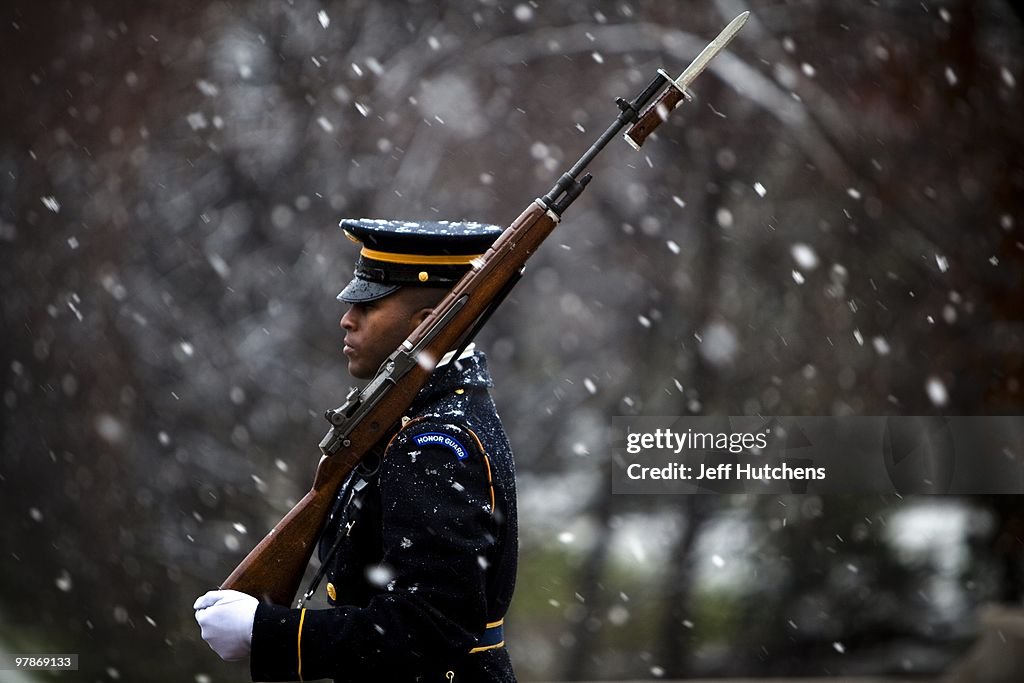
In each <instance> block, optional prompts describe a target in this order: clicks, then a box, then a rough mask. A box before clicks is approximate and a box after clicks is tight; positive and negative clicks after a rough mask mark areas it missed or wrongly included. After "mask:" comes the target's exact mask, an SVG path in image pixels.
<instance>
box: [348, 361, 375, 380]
mask: <svg viewBox="0 0 1024 683" xmlns="http://www.w3.org/2000/svg"><path fill="white" fill-rule="evenodd" d="M348 374H350V375H352V376H353V377H355V378H356V379H370V378H371V377H373V374H374V373H372V372H371V371H370V370H369V369H368V368H366V367H363V365H362V364H361V363H360V362H359V361H358V360H355V359H349V361H348Z"/></svg>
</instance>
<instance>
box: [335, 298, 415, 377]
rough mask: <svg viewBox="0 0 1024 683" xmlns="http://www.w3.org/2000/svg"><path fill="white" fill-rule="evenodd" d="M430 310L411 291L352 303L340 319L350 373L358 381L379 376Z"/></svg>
mask: <svg viewBox="0 0 1024 683" xmlns="http://www.w3.org/2000/svg"><path fill="white" fill-rule="evenodd" d="M430 310H431V309H430V308H423V307H422V297H421V296H417V292H415V291H413V290H411V289H409V288H402V289H399V290H398V291H397V292H395V293H394V294H389V295H388V296H386V297H384V298H383V299H377V300H376V301H368V302H366V303H357V304H352V305H351V307H350V308H349V309H348V312H346V313H345V315H343V316H342V318H341V329H343V330H345V348H344V352H345V357H346V358H348V372H349V374H350V375H352V376H353V377H355V378H357V379H369V378H371V377H373V376H374V375H375V374H377V369H378V368H379V367H380V364H381V363H383V362H384V359H385V358H387V357H388V356H389V355H391V352H392V351H394V350H395V349H397V348H398V346H399V344H401V343H402V342H403V341H405V339H406V337H408V336H409V335H410V334H411V333H412V331H413V330H415V329H416V327H417V326H418V325H419V324H420V323H421V322H423V320H425V319H426V317H427V315H429V314H430Z"/></svg>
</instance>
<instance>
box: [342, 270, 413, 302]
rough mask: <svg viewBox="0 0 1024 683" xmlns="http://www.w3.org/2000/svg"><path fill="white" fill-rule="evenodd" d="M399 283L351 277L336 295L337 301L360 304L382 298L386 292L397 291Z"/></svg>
mask: <svg viewBox="0 0 1024 683" xmlns="http://www.w3.org/2000/svg"><path fill="white" fill-rule="evenodd" d="M400 287H401V285H386V284H384V283H382V282H370V281H369V280H364V279H362V278H360V277H354V278H352V281H351V282H349V283H348V284H347V285H345V289H343V290H341V294H339V295H338V301H344V302H345V303H347V304H361V303H365V302H367V301H376V300H377V299H383V298H384V297H386V296H387V295H388V294H392V293H394V292H397V291H398V289H399V288H400Z"/></svg>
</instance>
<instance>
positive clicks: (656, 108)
mask: <svg viewBox="0 0 1024 683" xmlns="http://www.w3.org/2000/svg"><path fill="white" fill-rule="evenodd" d="M749 14H750V13H749V12H744V13H743V14H741V15H739V16H738V17H736V18H735V19H733V20H732V21H731V22H730V23H729V25H728V26H726V27H725V29H723V30H722V32H721V33H720V34H719V35H718V37H717V38H715V39H714V40H713V41H712V42H711V43H709V44H708V46H707V47H705V48H704V50H703V51H701V53H700V54H699V55H698V56H697V58H696V59H695V60H694V61H693V62H692V63H691V64H690V66H688V67H687V68H686V70H685V71H683V73H682V75H680V77H679V78H677V79H672V78H671V77H670V76H669V75H668V74H666V73H665V71H664V70H662V69H659V70H658V73H657V75H656V76H655V77H654V79H653V80H652V81H651V82H650V83H649V84H648V85H647V87H645V88H644V89H643V90H642V91H641V92H640V94H639V95H637V96H636V97H635V98H633V99H632V100H631V101H628V102H627V101H626V100H624V99H622V98H621V97H620V98H618V99H616V101H615V103H616V105H617V106H618V108H619V114H618V115H617V116H616V117H615V121H613V122H612V124H611V125H610V126H608V128H607V129H606V130H605V131H604V133H602V134H601V136H600V137H599V138H598V140H597V141H596V142H595V143H594V144H593V145H591V147H590V149H588V150H587V151H586V153H584V154H583V156H582V157H580V159H579V160H578V161H577V162H576V163H575V164H574V165H573V166H572V167H571V168H570V169H569V170H568V171H566V172H565V173H563V174H562V176H561V177H560V178H559V179H558V181H557V182H556V183H555V185H554V187H552V188H551V190H550V191H549V192H548V193H547V194H545V195H544V196H543V197H541V198H538V199H535V200H534V201H533V202H531V203H530V205H529V206H528V207H526V210H525V211H523V212H522V214H520V216H519V217H518V218H516V219H515V220H514V221H513V222H512V224H511V225H510V226H508V227H507V228H506V229H505V230H504V232H502V234H501V235H500V236H499V237H498V239H497V240H496V241H495V242H494V244H493V245H492V246H491V247H490V249H488V250H487V252H486V253H485V254H484V255H483V256H482V257H480V258H479V259H478V260H477V261H475V262H474V263H473V264H472V267H471V269H470V271H469V272H468V273H466V274H465V275H464V276H463V277H462V279H461V280H459V281H458V282H457V283H456V284H455V286H454V287H453V288H452V290H451V291H450V292H449V293H448V294H447V295H446V296H445V297H444V299H442V300H441V302H440V303H439V304H438V305H437V306H436V307H435V308H434V310H433V312H432V313H431V314H430V315H429V316H428V317H427V319H426V320H424V321H423V323H421V324H420V325H419V326H418V327H417V328H416V329H415V330H413V332H412V334H411V335H409V337H408V338H407V339H406V340H405V341H404V342H402V345H401V346H400V347H398V349H396V350H395V351H394V353H392V354H391V355H390V356H388V358H387V359H386V360H385V361H384V363H383V364H382V365H381V367H380V369H379V370H378V371H377V374H376V375H375V376H374V378H373V380H371V381H370V383H369V384H367V385H366V387H365V388H363V389H362V391H360V390H358V389H352V390H351V391H350V392H349V394H348V396H347V397H346V400H345V402H344V404H342V405H341V406H340V407H338V408H335V409H333V410H328V411H327V412H326V413H325V415H324V416H325V417H326V418H327V421H328V422H329V423H330V424H331V427H330V429H329V430H328V432H327V434H326V435H325V436H324V438H323V440H322V441H321V442H320V450H321V451H322V453H323V455H322V456H321V458H320V462H319V464H318V465H317V470H316V475H315V477H314V480H313V487H312V488H311V489H310V490H309V492H308V493H306V495H305V496H303V498H302V499H301V500H300V501H299V502H298V503H297V504H296V505H295V507H293V508H292V509H291V511H289V512H288V514H287V515H285V516H284V518H283V519H282V520H281V521H280V522H279V523H278V524H277V526H275V527H274V528H273V529H271V531H270V533H268V534H267V535H266V537H265V538H264V539H263V540H262V541H260V542H259V544H257V545H256V547H255V548H253V550H252V551H251V552H250V553H249V554H248V555H247V556H246V557H245V559H244V560H242V562H241V563H240V564H239V565H238V566H237V567H236V568H235V570H234V571H233V572H231V575H230V576H228V578H227V579H226V580H225V581H224V583H223V584H222V585H221V588H224V589H232V590H238V591H242V592H244V593H248V594H250V595H252V596H254V597H257V598H262V599H265V600H269V601H270V602H272V603H275V604H279V605H287V604H289V603H290V602H291V600H292V598H293V596H294V595H295V592H296V590H297V589H298V587H299V583H300V582H301V581H302V576H303V574H304V572H305V569H306V565H307V564H308V563H309V559H310V557H311V556H312V554H313V547H314V545H315V542H316V539H317V537H318V535H319V533H320V530H321V528H322V527H323V525H324V522H325V520H326V518H327V513H328V511H329V509H330V507H331V504H332V502H333V501H334V498H335V496H336V495H337V491H338V489H339V488H340V487H341V485H342V483H343V482H344V480H345V478H346V477H347V476H348V474H349V473H350V472H351V471H352V470H353V469H354V468H355V467H356V465H358V464H359V462H360V461H361V460H362V459H363V458H364V457H366V456H367V455H369V454H371V453H376V454H378V455H383V451H384V448H385V446H386V444H387V441H388V438H389V437H390V436H391V435H392V434H394V433H395V432H396V431H397V430H398V428H399V425H400V421H401V418H402V415H403V414H404V412H405V411H406V410H407V409H408V407H409V406H410V405H411V404H412V402H413V399H414V398H415V397H416V395H417V394H418V393H419V391H420V389H422V388H423V386H424V384H426V382H427V380H428V379H429V378H430V375H431V374H432V372H433V370H434V366H435V364H436V362H437V359H439V358H441V357H442V356H443V355H444V354H445V353H446V352H447V351H448V350H449V349H458V350H459V351H461V350H462V349H464V348H465V347H466V345H468V344H469V342H470V340H472V338H473V336H474V335H475V334H476V333H477V331H478V330H479V329H480V328H481V327H482V326H483V324H484V323H485V322H486V321H487V319H488V318H489V317H490V315H491V313H493V312H494V310H495V309H496V308H497V307H498V305H499V304H500V303H501V301H502V300H503V299H504V298H505V295H507V294H508V292H509V291H510V290H511V289H512V287H513V286H514V285H515V283H516V282H517V281H518V280H519V278H520V276H521V275H522V273H523V270H524V269H525V263H526V260H527V259H528V258H529V257H530V256H531V255H532V254H533V253H534V252H535V251H536V250H537V248H538V247H539V246H540V245H541V243H542V242H543V241H544V240H545V238H547V236H548V235H549V234H551V231H552V230H554V228H555V226H557V225H558V223H559V221H560V220H561V216H562V214H563V212H564V211H565V210H566V209H567V208H568V207H569V205H570V204H572V203H573V202H574V201H575V200H576V198H577V197H579V195H580V193H582V192H583V189H584V188H585V187H586V186H587V184H588V183H589V182H590V180H591V175H590V174H589V173H585V172H584V171H585V169H586V167H587V166H588V165H589V164H590V162H591V161H593V159H594V157H596V156H597V154H598V153H599V152H600V151H601V150H602V149H604V147H605V145H607V144H608V143H609V142H610V141H611V140H612V138H614V137H615V136H616V135H617V134H618V133H619V131H621V130H622V129H623V128H625V127H626V126H627V125H629V126H630V127H629V129H628V130H627V131H626V133H625V139H626V141H627V142H628V143H629V144H630V145H631V146H632V147H633V148H634V149H639V148H640V146H641V145H642V144H643V143H644V141H645V140H646V139H647V137H648V136H650V134H651V133H652V132H654V130H655V129H656V128H657V127H658V126H659V125H660V124H661V122H662V121H664V120H666V119H667V118H668V115H669V113H670V112H671V111H672V110H673V109H674V108H675V107H676V106H677V105H678V104H679V103H681V102H682V101H683V99H685V98H688V97H689V96H688V93H687V87H688V86H689V84H690V83H691V82H692V81H693V80H694V79H695V78H696V77H697V76H698V75H699V74H700V73H701V72H702V71H703V70H704V68H705V67H706V66H707V64H708V62H710V61H711V59H712V58H713V57H714V56H715V55H716V54H718V53H719V52H720V51H721V50H722V49H724V48H725V46H726V45H727V44H728V43H729V42H730V41H731V40H732V38H733V36H735V35H736V33H737V32H738V31H739V30H740V28H742V27H743V24H744V23H745V22H746V20H747V17H748V16H749ZM659 92H660V93H661V95H660V97H658V99H657V101H655V102H654V103H653V104H651V105H650V106H649V107H648V106H647V105H648V104H649V103H650V102H651V100H652V99H654V97H655V96H656V95H658V93H659ZM645 107H646V109H645ZM457 355H458V352H457V353H456V356H457Z"/></svg>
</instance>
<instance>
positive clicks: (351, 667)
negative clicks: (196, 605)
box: [250, 223, 518, 683]
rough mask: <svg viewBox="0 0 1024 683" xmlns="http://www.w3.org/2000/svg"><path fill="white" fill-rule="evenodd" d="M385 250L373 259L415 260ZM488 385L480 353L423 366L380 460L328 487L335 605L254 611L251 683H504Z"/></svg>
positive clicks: (504, 482) (499, 447)
mask: <svg viewBox="0 0 1024 683" xmlns="http://www.w3.org/2000/svg"><path fill="white" fill-rule="evenodd" d="M343 227H347V226H345V224H344V223H343ZM353 232H358V229H357V230H356V231H353ZM490 241H493V236H491V237H490ZM488 244H489V242H488ZM378 246H379V245H378ZM384 246H386V247H388V248H389V249H391V251H385V252H382V251H381V250H380V249H372V250H371V253H372V255H373V256H379V255H381V254H388V253H395V254H403V255H408V254H410V253H413V251H414V250H413V251H408V250H409V245H408V243H405V242H402V243H400V244H399V245H397V246H396V245H394V244H385V245H384ZM430 249H431V250H432V251H435V252H436V248H435V247H430ZM400 250H405V251H400ZM463 250H465V249H463ZM470 251H471V250H470ZM364 257H365V253H364V255H362V256H361V260H363V259H364ZM405 260H408V259H405ZM385 263H387V262H386V261H385ZM402 265H409V264H402ZM435 265H437V264H436V263H434V264H431V265H430V267H431V268H433V267H434V266H435ZM424 267H426V266H424ZM466 269H468V265H466V266H464V267H463V272H464V271H465V270H466ZM356 279H360V278H359V269H358V267H357V277H356ZM364 282H366V281H364ZM370 282H372V281H370ZM378 284H383V286H385V287H387V286H390V285H389V284H387V283H378ZM349 288H351V284H350V286H349ZM349 288H346V291H348V290H349ZM365 289H366V288H365V287H363V286H362V285H360V291H361V292H362V293H363V294H365V293H366V292H365V291H364V290H365ZM371 289H372V287H371ZM392 291H393V290H392ZM388 293H390V292H388ZM344 294H345V292H343V295H344ZM385 295H386V294H385ZM377 298H379V297H377ZM491 386H492V382H491V378H490V375H489V374H488V371H487V365H486V361H485V358H484V356H483V354H480V353H471V354H464V355H463V357H462V358H460V359H458V360H451V361H449V362H448V363H447V364H443V365H439V366H438V367H437V368H436V369H435V370H434V374H433V376H432V377H431V379H430V381H429V382H428V383H427V385H426V386H425V387H424V388H423V389H422V391H421V392H420V393H419V395H418V396H417V398H416V400H415V402H414V403H413V405H412V406H410V409H409V411H408V412H407V418H408V419H404V418H403V423H404V424H403V426H402V428H401V429H400V430H399V431H398V432H397V434H396V435H395V436H394V437H393V438H392V439H391V441H390V443H389V444H388V446H387V448H386V449H385V452H384V456H383V458H382V459H380V460H379V461H377V462H364V463H363V464H362V465H361V466H360V468H358V469H357V470H355V471H354V472H353V474H352V475H351V476H350V477H349V479H348V480H347V481H346V482H345V485H344V486H342V488H341V490H340V491H339V494H338V497H337V499H336V502H335V506H334V509H333V510H332V512H331V515H330V517H329V519H328V521H327V524H326V527H325V531H324V534H323V537H322V538H321V542H320V547H319V554H320V558H321V562H322V563H323V565H324V568H325V569H326V577H325V578H326V579H327V583H326V586H325V589H326V592H327V596H328V601H329V603H330V604H331V605H332V608H330V609H320V610H314V609H290V608H286V607H281V606H277V605H270V604H260V606H259V607H258V608H257V610H256V617H255V622H254V624H253V634H252V652H251V658H250V666H251V673H252V678H253V680H254V681H279V680H314V679H321V678H333V679H335V680H336V681H438V682H439V683H460V682H468V681H515V675H514V673H513V670H512V665H511V661H510V660H509V657H508V651H507V650H506V648H505V643H504V636H503V618H504V615H505V612H506V610H507V609H508V606H509V602H510V601H511V598H512V591H513V588H514V585H515V575H516V560H517V549H518V534H517V527H516V494H515V467H514V464H513V460H512V452H511V448H510V447H509V443H508V440H507V438H506V436H505V431H504V429H503V428H502V425H501V422H500V420H499V418H498V415H497V413H496V411H495V407H494V403H493V402H492V400H491V397H490V393H489V391H488V389H489V387H491Z"/></svg>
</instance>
